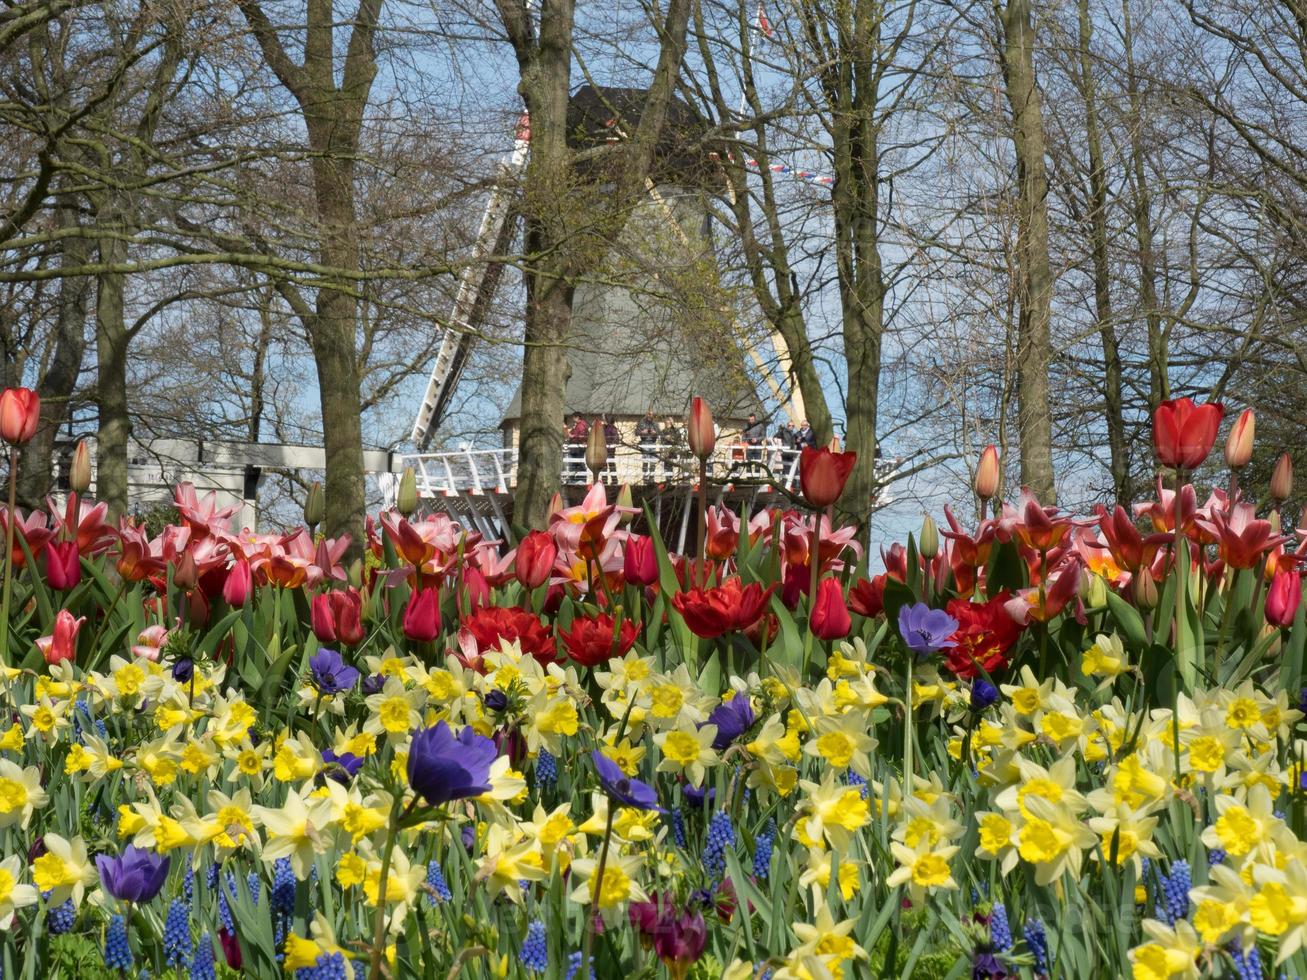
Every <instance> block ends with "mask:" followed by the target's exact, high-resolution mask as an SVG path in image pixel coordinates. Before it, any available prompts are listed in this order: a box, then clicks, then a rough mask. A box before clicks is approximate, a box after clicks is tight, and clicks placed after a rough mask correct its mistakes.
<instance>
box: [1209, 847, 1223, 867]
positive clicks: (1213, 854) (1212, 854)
mask: <svg viewBox="0 0 1307 980" xmlns="http://www.w3.org/2000/svg"><path fill="white" fill-rule="evenodd" d="M1225 856H1226V855H1225V851H1224V850H1222V849H1221V848H1219V847H1213V848H1212V849H1211V850H1210V851H1208V852H1207V863H1208V864H1209V865H1212V864H1224V863H1225Z"/></svg>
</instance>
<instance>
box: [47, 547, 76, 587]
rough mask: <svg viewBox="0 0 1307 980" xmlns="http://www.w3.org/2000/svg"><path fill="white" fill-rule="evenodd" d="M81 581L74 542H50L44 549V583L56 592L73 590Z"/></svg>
mask: <svg viewBox="0 0 1307 980" xmlns="http://www.w3.org/2000/svg"><path fill="white" fill-rule="evenodd" d="M81 580H82V563H81V560H80V557H79V555H78V550H77V542H76V541H52V542H50V544H48V545H46V549H45V581H46V584H47V585H49V586H50V588H52V589H54V590H55V591H57V592H67V591H68V590H69V589H74V588H76V587H77V584H78V583H79V582H81Z"/></svg>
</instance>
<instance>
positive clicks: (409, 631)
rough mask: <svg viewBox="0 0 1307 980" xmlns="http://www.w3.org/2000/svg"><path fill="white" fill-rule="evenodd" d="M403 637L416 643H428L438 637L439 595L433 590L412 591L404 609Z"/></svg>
mask: <svg viewBox="0 0 1307 980" xmlns="http://www.w3.org/2000/svg"><path fill="white" fill-rule="evenodd" d="M403 629H404V635H405V636H407V637H408V638H409V639H410V640H413V641H414V642H416V643H430V642H431V641H432V640H434V639H435V638H436V637H437V636H439V635H440V595H439V593H437V592H436V590H435V589H414V590H413V592H412V593H411V594H410V595H409V597H408V606H406V607H405V609H404V620H403Z"/></svg>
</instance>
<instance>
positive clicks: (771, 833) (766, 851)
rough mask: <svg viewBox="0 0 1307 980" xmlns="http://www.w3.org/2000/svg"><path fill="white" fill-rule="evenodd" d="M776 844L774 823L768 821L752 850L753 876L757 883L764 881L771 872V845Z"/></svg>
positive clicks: (773, 821)
mask: <svg viewBox="0 0 1307 980" xmlns="http://www.w3.org/2000/svg"><path fill="white" fill-rule="evenodd" d="M775 843H776V821H775V820H769V821H768V822H767V826H766V827H765V828H763V832H762V833H761V834H759V835H758V839H757V841H755V846H754V850H753V876H754V877H755V878H757V879H758V880H759V881H766V879H767V875H768V873H769V872H770V871H771V852H772V845H773V844H775Z"/></svg>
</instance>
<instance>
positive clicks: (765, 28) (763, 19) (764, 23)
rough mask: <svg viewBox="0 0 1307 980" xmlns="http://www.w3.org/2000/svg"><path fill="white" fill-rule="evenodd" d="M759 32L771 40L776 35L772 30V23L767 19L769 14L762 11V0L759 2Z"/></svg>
mask: <svg viewBox="0 0 1307 980" xmlns="http://www.w3.org/2000/svg"><path fill="white" fill-rule="evenodd" d="M758 30H760V31H762V36H763V37H765V38H767V39H768V40H771V38H772V37H773V36H774V35H775V33H776V32H775V30H773V29H772V26H771V21H769V20H768V19H767V13H766V11H764V10H763V9H762V0H758Z"/></svg>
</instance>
